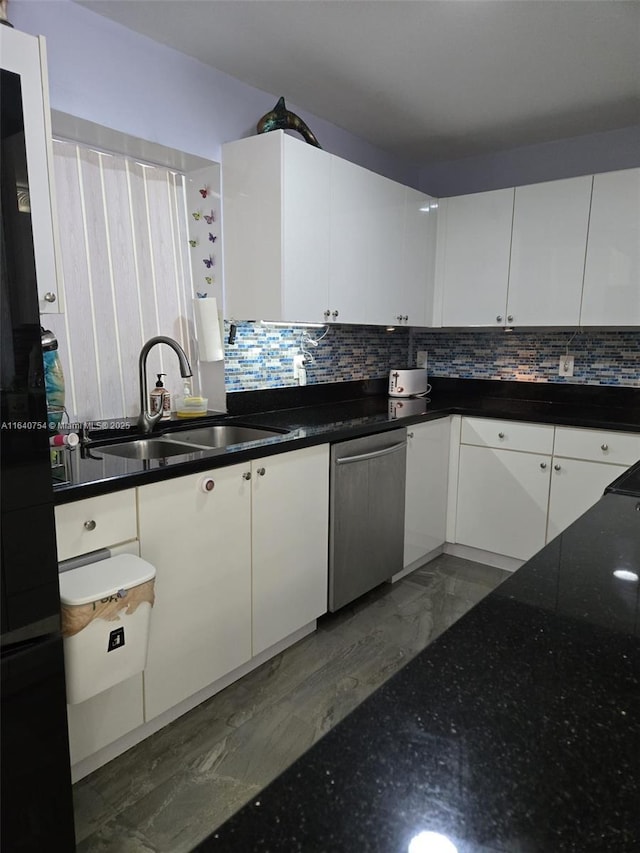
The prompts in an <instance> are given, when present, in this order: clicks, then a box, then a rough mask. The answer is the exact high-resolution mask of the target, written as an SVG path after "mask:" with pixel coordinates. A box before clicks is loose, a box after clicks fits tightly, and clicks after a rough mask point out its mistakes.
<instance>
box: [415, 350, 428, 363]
mask: <svg viewBox="0 0 640 853" xmlns="http://www.w3.org/2000/svg"><path fill="white" fill-rule="evenodd" d="M426 366H427V351H426V349H419V350H418V354H417V355H416V367H426Z"/></svg>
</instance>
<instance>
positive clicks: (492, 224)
mask: <svg viewBox="0 0 640 853" xmlns="http://www.w3.org/2000/svg"><path fill="white" fill-rule="evenodd" d="M438 216H439V217H440V221H439V223H438V242H441V243H442V245H441V246H440V256H441V263H442V267H441V275H442V279H443V280H442V284H441V286H442V289H443V309H442V325H443V326H503V325H504V324H505V323H504V315H505V309H506V303H507V283H508V278H509V251H510V245H511V220H512V216H513V189H504V190H493V191H492V192H486V193H475V194H474V195H466V196H457V197H455V198H449V199H446V204H445V205H442V203H441V206H440V209H439V211H438Z"/></svg>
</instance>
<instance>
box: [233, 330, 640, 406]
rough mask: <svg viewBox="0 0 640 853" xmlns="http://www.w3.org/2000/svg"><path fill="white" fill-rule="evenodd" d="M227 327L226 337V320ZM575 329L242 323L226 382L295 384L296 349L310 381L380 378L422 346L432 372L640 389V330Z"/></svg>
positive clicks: (239, 385)
mask: <svg viewBox="0 0 640 853" xmlns="http://www.w3.org/2000/svg"><path fill="white" fill-rule="evenodd" d="M225 332H226V334H225V340H227V341H228V336H229V325H228V324H225ZM574 332H575V330H574V329H568V330H560V331H558V330H553V331H545V330H544V329H537V330H535V331H532V330H531V329H528V330H526V331H525V330H519V329H514V330H513V331H512V332H504V331H502V330H496V329H486V330H485V329H472V330H451V329H415V330H414V329H396V330H395V331H393V332H388V331H386V330H385V329H384V328H382V327H379V326H329V327H328V328H327V330H326V334H325V331H324V330H323V329H299V328H291V327H287V328H274V327H269V326H260V325H259V324H256V323H241V324H239V325H238V327H237V334H236V340H235V343H233V344H229V343H227V344H226V346H225V386H226V390H227V391H256V390H260V389H262V388H281V387H285V386H292V385H296V384H298V383H297V381H296V380H295V378H294V373H293V357H294V355H296V354H298V353H301V352H304V353H305V357H306V360H307V367H306V371H307V384H309V385H313V384H319V383H322V382H341V381H347V380H358V379H369V378H375V377H382V376H385V375H386V373H387V372H388V370H389V369H390V368H391V367H403V366H405V367H407V366H415V363H416V354H417V352H418V350H426V351H427V358H428V372H429V375H431V376H450V377H454V378H463V379H509V380H517V381H523V382H559V383H570V384H576V385H620V386H630V387H639V388H640V331H599V330H585V331H580V332H578V333H577V334H575V335H574ZM313 341H317V342H318V344H317V346H314V345H313ZM567 344H568V349H569V353H570V354H572V355H573V356H574V357H575V366H574V375H573V376H572V377H564V376H559V375H558V365H559V361H560V356H561V355H563V354H564V353H565V351H566V348H567Z"/></svg>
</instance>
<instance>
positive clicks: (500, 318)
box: [496, 314, 502, 323]
mask: <svg viewBox="0 0 640 853" xmlns="http://www.w3.org/2000/svg"><path fill="white" fill-rule="evenodd" d="M496 320H497V321H498V323H502V314H498V316H497V317H496Z"/></svg>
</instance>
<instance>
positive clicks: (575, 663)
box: [197, 494, 640, 853]
mask: <svg viewBox="0 0 640 853" xmlns="http://www.w3.org/2000/svg"><path fill="white" fill-rule="evenodd" d="M638 574H640V495H639V496H638V497H634V496H632V495H630V494H628V495H623V494H607V495H605V496H604V497H603V498H602V499H601V500H600V501H599V502H598V503H597V504H596V505H595V506H594V507H593V508H592V509H591V510H589V512H587V513H586V514H585V515H584V516H582V517H581V518H580V519H579V520H578V521H576V522H575V523H574V524H573V525H571V527H569V528H568V529H567V530H566V531H565V532H564V533H563V534H562V535H561V536H559V537H558V538H557V539H555V540H554V541H553V542H551V543H550V544H549V545H547V546H546V547H545V548H544V549H543V550H542V551H541V552H540V553H539V554H537V555H536V556H535V557H534V558H532V559H531V560H530V561H529V562H528V563H526V564H525V565H524V566H523V567H522V568H521V569H519V570H518V571H517V572H516V573H515V574H514V575H513V576H512V577H511V578H509V579H508V580H507V581H505V582H504V583H503V584H502V585H501V586H500V587H499V588H498V589H497V590H496V591H494V592H493V593H491V594H490V595H489V596H488V597H487V598H486V599H484V600H483V601H482V602H481V603H480V604H479V605H477V606H476V607H474V608H473V609H472V610H471V611H470V612H469V613H468V614H467V615H466V616H464V617H463V618H462V619H460V620H459V621H458V622H457V623H456V624H455V625H453V626H452V627H451V628H450V629H449V630H448V631H446V632H445V633H444V634H443V635H441V637H439V638H438V639H437V640H436V641H435V642H434V643H432V644H431V645H430V646H428V647H427V649H425V651H423V652H422V653H420V654H419V655H418V656H417V657H416V658H414V659H413V660H412V661H411V662H409V663H408V664H407V665H406V666H405V667H404V668H403V669H402V670H401V671H400V672H399V673H398V674H397V675H396V676H394V677H393V678H392V679H391V680H390V681H388V682H387V683H386V684H385V685H383V686H382V687H381V688H380V689H379V690H378V691H377V692H376V693H374V694H373V696H371V697H370V698H369V699H368V700H366V701H365V702H364V703H363V704H362V705H361V706H360V707H358V708H357V709H356V710H355V711H354V712H353V713H352V714H351V715H349V716H348V717H347V718H346V719H345V720H344V721H343V722H342V723H340V724H338V725H337V726H336V727H335V728H334V729H333V730H332V731H330V732H329V733H328V734H327V735H326V736H325V737H324V738H323V739H322V740H321V741H319V743H318V744H316V745H315V746H314V747H313V748H312V749H311V750H309V751H308V752H307V753H306V754H305V755H304V756H303V757H302V758H301V759H299V760H298V761H297V762H296V763H295V764H293V765H292V766H291V767H290V768H289V769H288V770H287V771H286V772H285V773H284V774H282V775H281V776H280V777H279V778H278V779H276V780H275V781H274V782H273V783H272V784H271V785H269V786H268V787H267V788H266V789H264V791H262V792H261V793H260V795H258V796H257V797H256V798H255V800H254V801H252V803H250V804H249V805H247V806H246V807H244V808H243V809H242V810H241V811H239V812H238V813H237V814H236V815H235V816H234V817H232V818H231V819H230V820H229V821H227V823H225V824H224V825H223V826H222V827H221V828H220V829H219V830H218V831H217V832H215V833H214V834H213V835H212V836H211V837H210V838H209V839H207V840H206V841H205V842H203V843H202V844H201V845H200V846H199V847H198V848H197V849H198V850H199V851H211V852H212V853H213V851H233V853H237V851H240V850H242V851H247V853H258V851H271V853H279V852H280V851H281V852H282V853H296V851H300V853H321V851H322V853H354V851H358V853H440V851H451V853H453V851H457V853H489V851H503V853H565V851H575V853H589V851H593V853H637V851H638V850H640V638H639V635H640V616H639V588H640V583H639V582H638ZM424 833H437V834H439V836H441V837H440V838H439V839H438V837H437V836H436V837H435V838H434V836H429V835H427V834H424ZM442 837H444V839H448V840H449V842H450V844H451V845H452V846H448V847H447V846H442V845H444V843H445V842H444V840H443V838H442ZM436 842H437V843H436ZM438 843H439V844H440V845H441V846H438Z"/></svg>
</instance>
